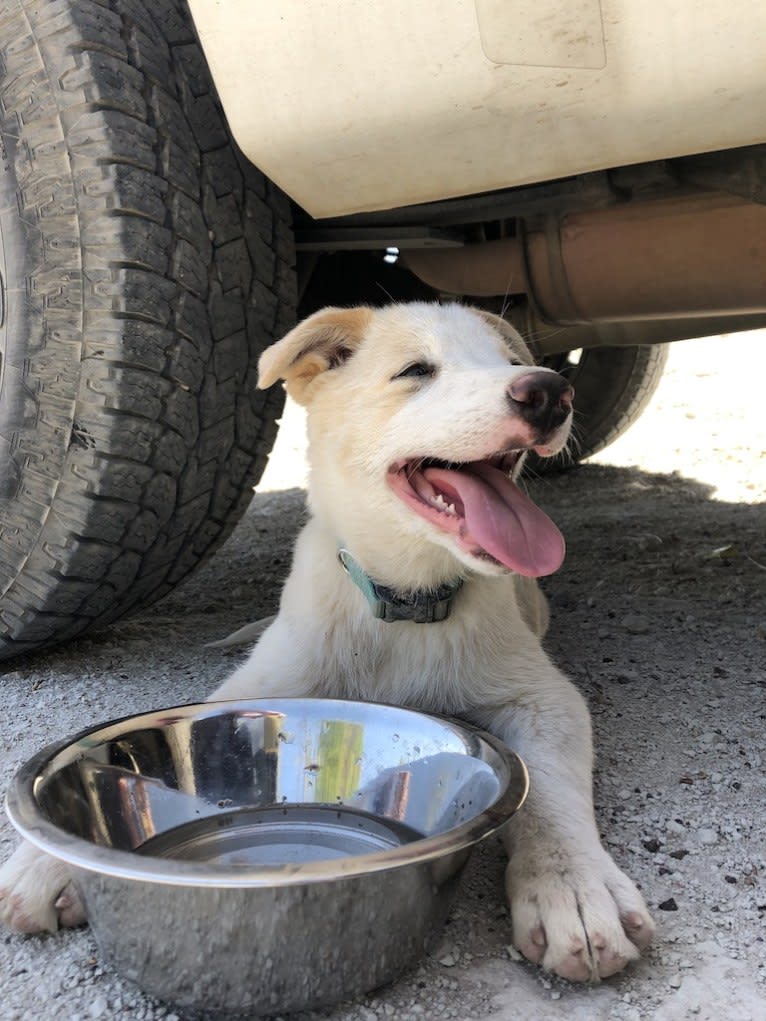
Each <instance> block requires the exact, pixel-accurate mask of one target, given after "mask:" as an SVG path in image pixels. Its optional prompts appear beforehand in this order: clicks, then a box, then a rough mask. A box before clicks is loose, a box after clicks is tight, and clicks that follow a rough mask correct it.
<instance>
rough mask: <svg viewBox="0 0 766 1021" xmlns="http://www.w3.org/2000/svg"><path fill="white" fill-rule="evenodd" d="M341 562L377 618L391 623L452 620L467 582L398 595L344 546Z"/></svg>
mask: <svg viewBox="0 0 766 1021" xmlns="http://www.w3.org/2000/svg"><path fill="white" fill-rule="evenodd" d="M338 560H340V562H341V565H342V567H343V570H344V571H345V572H346V574H348V576H349V578H350V579H351V580H352V581H353V583H354V584H355V585H356V587H357V588H358V589H359V591H360V592H361V593H362V595H363V596H364V598H365V599H366V600H367V602H368V603H369V604H370V609H371V610H372V615H373V617H376V618H377V619H378V620H384V621H386V623H388V624H393V623H395V622H396V621H399V620H409V621H412V622H413V623H415V624H436V623H437V622H438V621H440V620H445V619H446V618H447V617H449V612H450V608H451V606H452V600H453V599H454V597H455V595H456V593H457V592H458V590H459V589H460V588H461V587H462V584H463V579H462V578H457V579H456V580H455V581H453V582H449V583H447V584H446V585H440V586H439V588H437V589H421V590H420V591H416V592H405V593H402V592H395V591H394V590H393V589H390V588H388V587H387V586H386V585H379V584H378V583H377V582H375V581H373V580H372V578H370V576H369V575H368V574H366V573H365V571H364V570H363V569H362V568H361V567H360V566H359V564H358V563H357V562H356V560H354V558H353V557H352V556H351V554H350V553H349V551H348V550H347V549H345V548H344V547H343V546H341V547H339V549H338Z"/></svg>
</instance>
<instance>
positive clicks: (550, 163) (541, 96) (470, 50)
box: [190, 0, 766, 218]
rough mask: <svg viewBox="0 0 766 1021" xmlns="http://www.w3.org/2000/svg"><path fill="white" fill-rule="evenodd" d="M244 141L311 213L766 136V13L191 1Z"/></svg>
mask: <svg viewBox="0 0 766 1021" xmlns="http://www.w3.org/2000/svg"><path fill="white" fill-rule="evenodd" d="M190 6H191V10H192V14H193V17H194V21H195V25H196V28H197V31H198V33H199V36H200V39H201V42H202V45H203V48H204V50H205V54H206V56H207V59H208V61H209V64H210V68H211V70H212V74H213V78H214V80H215V82H216V86H217V89H218V92H219V94H220V97H221V100H222V103H223V106H224V108H225V111H226V114H227V117H228V119H229V123H230V125H231V127H232V130H233V133H234V135H235V137H236V139H237V141H238V143H239V145H240V146H241V148H242V149H243V151H244V152H245V154H246V155H247V156H248V157H249V158H250V159H251V160H252V161H253V162H254V163H255V164H256V165H257V166H258V167H259V168H260V169H261V170H262V171H264V173H266V174H267V175H268V176H269V177H270V178H271V179H272V180H273V181H275V182H276V183H277V184H278V185H279V186H280V187H281V188H282V189H283V190H284V191H286V192H287V193H288V194H289V195H290V196H291V198H293V199H294V201H295V202H297V203H298V204H299V205H300V206H301V207H303V209H305V210H306V211H307V212H308V213H309V214H310V215H311V216H312V217H315V218H321V217H330V216H339V215H344V214H349V213H354V212H359V211H370V210H380V209H391V208H395V207H400V206H408V205H413V204H416V203H422V202H429V201H433V200H437V199H445V198H449V197H453V196H461V195H468V194H476V193H480V192H487V191H493V190H496V189H501V188H509V187H514V186H518V185H524V184H529V183H531V182H540V181H546V180H551V179H554V178H562V177H566V176H569V175H574V174H582V173H585V172H588V171H593V170H600V169H605V168H611V167H618V166H627V165H629V164H634V163H643V162H646V161H649V160H659V159H665V158H668V157H677V156H683V155H688V154H692V153H703V152H711V151H719V150H722V149H729V148H733V147H739V146H746V145H752V144H754V143H758V142H763V141H766V120H765V119H764V114H763V112H764V109H766V61H765V60H764V41H765V40H766V4H763V3H762V2H761V0H706V2H705V3H700V2H699V0H674V2H673V3H672V4H670V3H667V2H665V0H643V2H635V0H436V2H429V3H418V2H412V0H409V2H408V0H388V2H386V3H373V2H369V3H364V2H357V3H353V2H349V0H312V2H310V3H308V2H305V0H279V2H276V3H269V2H266V0H261V2H255V3H254V2H253V0H226V2H225V3H221V2H217V0H190Z"/></svg>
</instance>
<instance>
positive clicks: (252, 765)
mask: <svg viewBox="0 0 766 1021" xmlns="http://www.w3.org/2000/svg"><path fill="white" fill-rule="evenodd" d="M526 790H527V776H526V770H525V769H524V766H523V764H522V763H521V761H520V760H519V759H518V758H517V756H516V755H514V754H513V752H511V751H509V750H508V749H507V748H506V747H505V746H504V745H503V744H502V743H501V742H499V741H497V740H496V739H495V738H493V737H491V736H490V735H488V734H485V733H483V732H481V731H477V730H476V729H474V728H471V727H468V726H465V725H462V724H458V723H456V722H454V721H451V720H446V719H442V718H439V717H434V716H428V715H424V714H422V713H418V712H414V711H411V710H407V709H398V708H394V707H392V706H387V705H377V704H371V703H361V702H342V701H332V700H324V699H321V700H320V699H262V700H258V701H247V700H242V701H233V702H219V703H210V702H206V703H203V704H201V705H187V706H180V707H178V708H172V709H164V710H160V711H158V712H153V713H146V714H144V715H141V716H133V717H128V718H126V719H122V720H118V721H116V722H112V723H107V724H104V725H102V726H99V727H96V728H93V729H90V730H87V731H84V732H83V733H81V734H78V735H77V736H75V737H73V738H70V739H69V740H67V741H62V742H60V743H58V744H55V745H52V746H50V747H48V748H46V749H45V750H44V751H42V752H40V753H39V754H38V755H36V756H35V757H34V758H33V759H31V760H30V761H29V762H28V763H27V764H26V765H25V766H23V767H22V768H21V769H20V770H19V772H18V774H17V776H16V777H15V779H14V782H13V785H12V787H11V790H10V792H9V794H8V799H7V809H8V813H9V815H10V817H11V820H12V822H13V824H14V826H15V827H16V828H17V829H18V830H19V832H20V833H21V834H22V835H23V836H24V837H26V838H27V839H28V840H31V841H32V842H33V843H34V844H36V845H37V846H38V847H40V848H42V849H43V850H45V851H47V852H48V853H50V854H52V855H54V856H55V857H57V858H60V859H62V860H64V861H66V862H68V863H69V864H70V865H71V866H72V868H73V870H74V876H75V882H76V883H77V886H78V888H79V890H80V892H81V894H82V897H83V899H84V901H85V904H86V907H87V911H88V917H89V920H90V923H91V925H92V927H93V931H94V933H95V937H96V940H97V942H98V944H99V947H100V950H101V954H102V955H103V957H104V959H105V961H106V962H107V963H108V964H109V965H111V966H112V967H113V968H114V969H115V970H116V971H117V972H118V973H119V974H121V975H122V976H123V977H124V978H127V979H130V980H132V981H134V982H136V983H137V984H138V985H139V986H141V988H143V989H144V990H145V991H147V992H149V993H152V994H154V995H155V996H158V997H160V998H161V999H164V1000H169V1001H171V1002H173V1003H175V1004H179V1005H181V1006H185V1007H193V1008H197V1009H204V1010H216V1011H229V1012H248V1013H251V1014H259V1013H274V1012H284V1011H290V1010H297V1009H300V1008H306V1007H314V1006H319V1005H325V1004H329V1003H334V1002H337V1001H338V1000H341V999H345V998H349V997H354V996H357V995H360V994H362V993H364V992H367V991H369V990H370V989H373V988H375V987H376V986H379V985H381V984H383V983H384V982H388V981H390V980H391V979H393V978H394V977H396V976H397V975H398V974H400V973H401V971H402V970H403V969H404V968H406V967H407V966H408V965H410V964H411V963H412V962H413V961H415V960H416V959H417V958H418V957H419V956H420V955H421V954H422V953H423V951H424V949H425V948H426V946H427V943H428V941H429V939H430V938H431V937H432V936H433V935H434V934H435V933H436V932H437V931H438V929H439V928H440V926H441V925H442V923H443V921H444V919H445V918H446V914H447V911H448V910H449V906H450V903H451V900H452V896H453V894H454V891H455V887H456V883H457V880H458V877H459V874H460V872H461V870H462V868H463V866H464V865H465V863H466V861H467V859H468V856H469V854H470V851H471V849H472V847H473V846H474V844H476V842H477V841H479V840H481V839H482V838H483V837H486V836H487V835H488V834H489V833H491V832H492V831H493V830H495V829H497V827H498V826H500V825H501V824H502V823H504V822H505V821H506V820H507V819H508V818H509V817H510V816H511V815H512V814H513V812H515V811H516V809H517V808H518V807H519V806H520V805H521V803H522V801H523V800H524V797H525V795H526Z"/></svg>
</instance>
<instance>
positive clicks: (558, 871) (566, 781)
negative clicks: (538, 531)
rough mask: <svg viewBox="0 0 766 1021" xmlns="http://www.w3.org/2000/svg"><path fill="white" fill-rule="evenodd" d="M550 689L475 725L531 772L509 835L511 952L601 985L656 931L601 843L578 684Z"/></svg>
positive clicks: (556, 681) (555, 680) (481, 716)
mask: <svg viewBox="0 0 766 1021" xmlns="http://www.w3.org/2000/svg"><path fill="white" fill-rule="evenodd" d="M552 670H553V668H552V667H551V666H550V664H548V667H547V672H546V676H547V678H550V679H551V682H552V683H548V684H545V685H543V686H541V688H540V689H539V690H538V691H536V692H535V691H534V689H532V688H531V687H530V688H529V689H527V693H526V694H527V696H528V697H527V698H526V699H523V698H522V699H519V701H517V702H515V704H514V705H513V706H503V707H500V708H498V709H496V710H495V711H494V712H493V711H490V710H481V711H480V712H476V713H473V714H472V719H473V720H474V721H475V722H477V723H478V724H479V725H480V726H483V727H484V728H485V729H487V730H490V731H492V732H493V733H495V734H496V735H497V736H498V737H500V738H502V739H503V740H504V741H505V742H506V743H507V744H508V745H509V746H510V747H511V748H513V749H514V751H516V752H518V754H519V755H520V756H521V757H522V759H523V760H524V762H525V763H526V765H527V768H528V770H529V778H530V790H529V796H528V799H527V802H526V804H525V805H524V806H523V807H522V809H521V810H520V811H519V812H518V814H517V815H516V816H515V817H514V818H513V819H512V820H511V822H510V824H509V825H508V826H507V827H506V830H505V832H504V834H503V837H504V842H505V844H506V847H507V849H508V852H509V856H510V859H509V863H508V869H507V873H506V888H507V891H508V898H509V901H510V908H511V918H512V924H513V943H514V946H515V947H516V948H517V949H518V950H519V951H520V952H521V953H522V954H523V955H524V956H525V957H527V958H528V959H529V960H530V961H533V962H534V963H536V964H541V965H542V966H543V967H544V968H546V969H547V970H549V971H552V972H555V973H556V974H558V975H561V976H562V977H563V978H566V979H570V980H573V981H588V980H590V981H597V980H598V979H600V978H606V977H607V976H608V975H612V974H614V973H615V972H618V971H621V970H622V969H623V968H624V967H625V965H626V964H627V963H628V962H629V961H631V960H634V959H635V958H637V957H638V956H639V954H640V952H641V950H643V949H645V948H646V947H647V946H648V945H649V943H650V942H651V939H652V935H653V932H654V923H653V921H652V919H651V917H650V915H649V913H648V911H647V908H646V904H645V903H644V899H643V897H642V896H641V894H640V893H639V891H638V890H637V889H636V887H635V886H634V884H633V883H632V882H631V881H630V879H628V877H627V876H625V875H624V874H623V873H622V872H621V871H620V869H618V868H617V866H616V865H615V863H614V862H613V861H612V859H611V857H610V856H609V855H608V854H607V852H606V851H605V850H604V848H603V847H602V845H601V841H600V839H599V835H598V830H597V828H596V822H595V817H594V811H593V798H592V789H591V768H592V750H591V738H590V717H589V714H588V710H587V708H586V705H585V702H584V700H583V699H582V698H581V696H580V695H579V693H578V692H577V691H576V689H575V688H574V686H573V685H572V684H571V683H570V682H569V681H567V680H566V678H565V677H563V675H561V674H558V672H557V671H554V672H553V677H551V671H552Z"/></svg>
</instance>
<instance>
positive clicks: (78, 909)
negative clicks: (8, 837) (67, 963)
mask: <svg viewBox="0 0 766 1021" xmlns="http://www.w3.org/2000/svg"><path fill="white" fill-rule="evenodd" d="M0 921H2V922H3V923H4V924H5V925H7V926H8V928H9V929H13V930H14V931H15V932H23V933H35V932H56V931H57V929H58V928H59V926H73V925H81V924H82V923H83V922H84V921H85V910H84V908H83V906H82V902H81V900H80V897H79V894H78V893H77V890H76V889H75V887H74V884H73V883H72V881H71V876H70V873H69V867H68V866H67V865H66V864H65V863H64V862H61V861H58V859H56V858H52V857H51V856H50V855H48V854H45V852H43V851H39V850H38V849H37V848H36V847H34V846H33V845H32V844H30V843H29V842H28V841H24V842H23V843H22V844H21V845H20V846H19V847H18V848H17V849H16V850H15V851H14V853H13V854H12V855H11V857H10V858H9V859H8V861H7V862H5V863H4V864H3V866H2V867H0Z"/></svg>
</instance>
